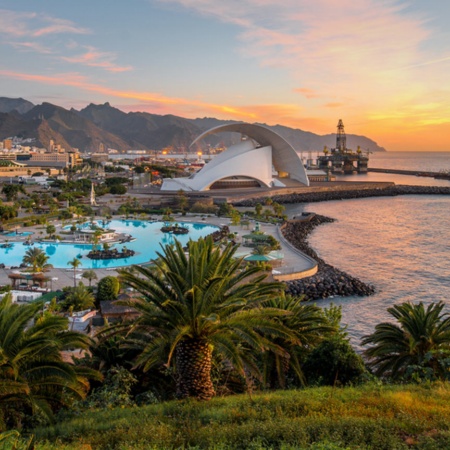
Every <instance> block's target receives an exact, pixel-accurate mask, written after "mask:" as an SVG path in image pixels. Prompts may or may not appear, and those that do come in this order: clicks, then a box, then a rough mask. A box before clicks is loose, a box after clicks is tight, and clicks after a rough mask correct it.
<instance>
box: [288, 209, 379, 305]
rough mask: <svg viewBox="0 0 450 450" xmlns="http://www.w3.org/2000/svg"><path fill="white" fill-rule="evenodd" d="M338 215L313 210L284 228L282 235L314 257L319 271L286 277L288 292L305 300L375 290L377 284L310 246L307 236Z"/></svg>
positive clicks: (366, 294)
mask: <svg viewBox="0 0 450 450" xmlns="http://www.w3.org/2000/svg"><path fill="white" fill-rule="evenodd" d="M334 221H335V219H332V218H329V217H326V216H321V215H318V214H314V213H311V215H310V216H309V217H308V219H305V220H292V221H288V222H287V223H286V226H285V227H284V228H283V230H282V233H283V236H284V237H285V239H286V240H287V241H289V243H290V244H291V245H292V246H294V247H295V248H297V249H298V250H300V251H301V252H303V253H305V254H306V255H308V256H310V257H311V258H313V259H315V260H316V261H317V264H318V270H317V273H316V274H315V275H313V276H310V277H307V278H302V279H299V280H292V281H286V282H285V283H286V292H287V293H289V294H291V295H293V296H302V295H303V296H304V297H305V300H307V301H311V300H322V299H325V298H329V297H334V296H339V297H349V296H353V295H357V296H361V297H362V296H370V295H373V294H374V293H375V288H374V286H372V285H370V284H367V283H364V282H362V281H361V280H359V279H358V278H355V277H353V276H351V275H349V274H347V273H346V272H343V271H342V270H339V269H337V268H336V267H334V266H332V265H330V264H328V263H326V262H325V261H324V260H323V259H322V258H320V257H319V256H318V255H317V253H316V252H315V251H314V250H313V249H312V248H311V247H310V246H309V243H308V240H307V238H308V236H309V234H310V233H311V232H312V231H313V230H314V229H315V228H316V227H317V226H319V225H322V224H324V223H332V222H334Z"/></svg>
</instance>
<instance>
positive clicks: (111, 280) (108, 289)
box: [97, 276, 120, 303]
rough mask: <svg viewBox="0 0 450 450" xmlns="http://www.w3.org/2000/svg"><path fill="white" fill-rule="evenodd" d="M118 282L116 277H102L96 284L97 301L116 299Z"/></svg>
mask: <svg viewBox="0 0 450 450" xmlns="http://www.w3.org/2000/svg"><path fill="white" fill-rule="evenodd" d="M119 290H120V283H119V280H118V279H117V277H113V276H108V277H105V278H102V279H101V280H100V281H99V282H98V285H97V303H99V302H103V301H111V300H116V299H117V296H118V295H119Z"/></svg>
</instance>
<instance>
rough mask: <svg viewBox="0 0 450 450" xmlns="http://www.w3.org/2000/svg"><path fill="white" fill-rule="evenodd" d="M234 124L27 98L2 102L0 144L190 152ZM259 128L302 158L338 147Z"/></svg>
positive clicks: (224, 139) (223, 140) (326, 138)
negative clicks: (198, 141) (18, 141)
mask: <svg viewBox="0 0 450 450" xmlns="http://www.w3.org/2000/svg"><path fill="white" fill-rule="evenodd" d="M233 122H234V121H231V120H228V121H227V120H219V119H215V118H209V117H205V118H198V119H186V118H183V117H178V116H174V115H171V114H168V115H164V116H161V115H157V114H150V113H145V112H129V113H125V112H123V111H121V110H120V109H117V108H115V107H113V106H111V105H110V104H109V103H105V104H103V105H94V104H93V103H91V104H90V105H88V106H86V107H85V108H84V109H82V110H80V111H77V110H75V109H73V108H72V109H70V110H68V109H65V108H62V107H61V106H57V105H53V104H51V103H42V104H41V105H34V104H33V103H31V102H29V101H27V100H25V99H23V98H17V99H14V98H7V97H0V140H2V139H5V138H7V137H13V136H17V137H21V138H24V139H26V138H28V139H34V141H33V142H32V144H33V145H35V146H38V147H45V148H48V146H49V143H50V140H53V141H54V142H55V143H57V144H61V146H62V147H64V148H66V149H68V150H70V149H74V148H77V149H79V150H80V151H81V152H93V151H97V150H98V149H99V146H100V144H103V145H104V146H105V147H106V148H111V149H116V150H119V151H126V150H131V149H144V150H162V149H164V148H167V147H173V148H175V149H178V150H180V151H185V150H186V149H187V148H188V147H189V145H190V144H191V142H192V141H193V140H194V139H195V138H196V137H197V136H198V135H199V134H201V133H202V132H204V131H206V130H208V129H210V128H212V127H215V126H219V125H222V124H226V123H233ZM260 125H264V126H266V127H268V128H270V129H272V130H273V131H275V132H276V133H278V134H280V135H281V136H282V137H284V138H285V139H286V140H287V141H288V142H290V143H291V145H292V146H293V147H294V148H295V149H296V150H297V151H299V152H300V151H318V150H319V151H320V150H322V149H323V147H324V146H327V147H334V146H335V142H336V135H335V134H327V135H318V134H314V133H311V132H308V131H303V130H300V129H294V128H289V127H285V126H283V125H275V126H268V125H265V124H260ZM237 139H238V137H237V135H236V134H234V133H223V134H220V135H218V136H217V135H216V136H208V137H207V138H205V140H204V143H205V144H209V145H213V146H215V145H217V144H221V145H225V146H228V145H230V144H231V143H232V142H236V140H237ZM358 145H359V146H360V147H361V148H362V149H363V150H370V151H372V152H377V151H385V149H384V148H383V147H380V146H379V145H378V144H377V143H376V142H375V141H373V140H372V139H369V138H368V137H365V136H358V135H353V134H347V146H348V147H349V148H352V149H356V147H357V146H358Z"/></svg>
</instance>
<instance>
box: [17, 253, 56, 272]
mask: <svg viewBox="0 0 450 450" xmlns="http://www.w3.org/2000/svg"><path fill="white" fill-rule="evenodd" d="M22 261H23V263H24V264H27V265H29V266H31V268H32V270H33V272H39V271H42V270H46V269H50V268H51V267H52V266H51V264H47V261H48V256H47V254H46V253H45V252H44V251H43V250H42V249H40V248H38V247H31V248H29V249H28V250H27V251H26V252H25V255H24V256H23V258H22ZM39 269H42V270H39Z"/></svg>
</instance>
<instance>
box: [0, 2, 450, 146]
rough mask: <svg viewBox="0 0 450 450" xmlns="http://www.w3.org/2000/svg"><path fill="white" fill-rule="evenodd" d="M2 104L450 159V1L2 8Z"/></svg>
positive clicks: (5, 4) (57, 4) (45, 4)
mask: <svg viewBox="0 0 450 450" xmlns="http://www.w3.org/2000/svg"><path fill="white" fill-rule="evenodd" d="M1 8H2V9H1V10H0V49H1V64H0V83H1V84H0V86H1V89H0V96H4V97H23V98H26V99H27V100H30V101H32V102H33V103H35V104H38V103H42V102H44V101H48V102H51V103H54V104H57V105H60V106H64V107H66V108H70V107H74V108H76V109H80V108H83V107H84V106H86V105H87V104H89V103H104V102H110V103H111V105H113V106H115V107H117V108H119V109H122V110H124V111H147V112H151V113H155V114H175V115H179V116H183V117H189V118H194V117H205V116H211V117H217V118H221V119H234V120H243V121H248V122H260V123H267V124H269V125H274V124H282V125H286V126H291V127H295V128H300V129H303V130H306V131H312V132H314V133H318V134H328V133H333V132H335V129H336V124H337V121H338V119H340V118H342V119H343V121H344V123H345V127H346V131H347V133H351V134H362V135H366V136H368V137H370V138H372V139H374V140H375V141H376V142H377V143H378V144H379V145H381V146H383V147H385V148H386V149H387V150H388V151H408V150H410V151H450V87H449V86H450V83H449V81H448V79H449V78H450V75H449V74H450V48H449V47H450V35H449V34H450V32H449V30H448V29H449V27H448V23H449V19H450V2H445V1H441V0H427V2H424V1H422V0H410V1H391V0H390V1H383V0H358V1H357V2H356V1H354V0H352V1H350V0H340V1H335V0H315V1H310V0H285V1H282V2H280V1H275V0H226V1H224V0H159V1H158V0H131V1H121V0H118V1H114V2H113V1H110V0H94V1H92V0H90V1H86V0H79V1H77V2H67V1H56V0H40V1H39V2H36V1H32V0H20V1H17V0H3V1H2V5H1Z"/></svg>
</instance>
